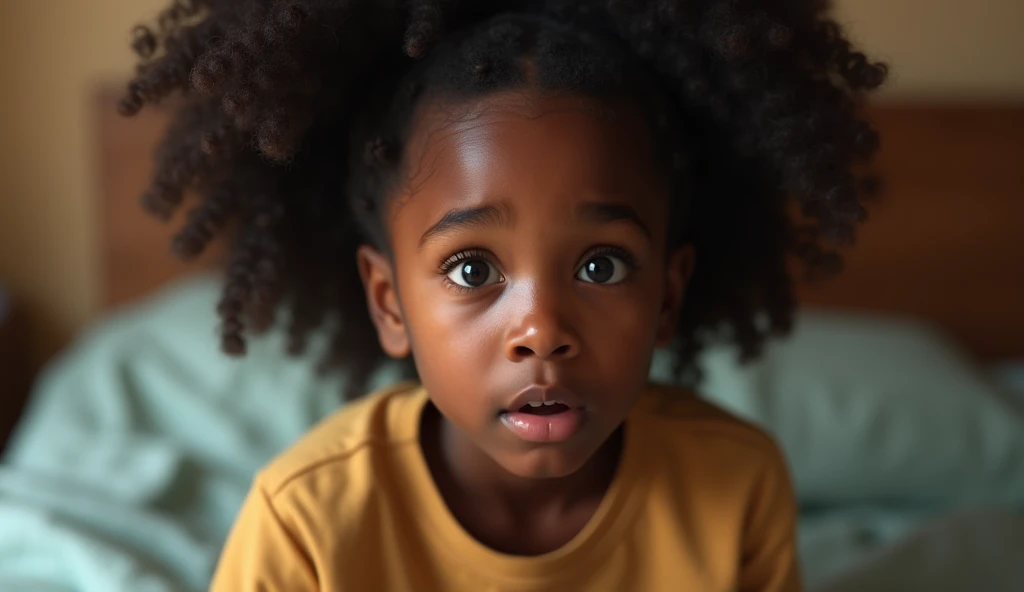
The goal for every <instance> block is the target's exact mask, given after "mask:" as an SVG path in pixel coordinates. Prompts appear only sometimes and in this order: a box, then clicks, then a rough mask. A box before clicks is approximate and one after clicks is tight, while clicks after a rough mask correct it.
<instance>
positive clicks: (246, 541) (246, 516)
mask: <svg viewBox="0 0 1024 592" xmlns="http://www.w3.org/2000/svg"><path fill="white" fill-rule="evenodd" d="M319 589H320V585H319V583H318V581H317V576H316V570H315V569H314V567H313V562H312V561H311V560H310V558H309V555H308V553H307V552H306V551H305V550H304V549H303V548H302V546H301V545H300V544H299V542H298V540H297V539H296V538H295V537H294V535H293V534H292V533H291V532H290V531H289V530H288V528H287V526H286V525H285V524H284V523H283V522H282V521H281V518H280V517H279V516H278V514H277V512H276V511H275V510H274V506H273V504H272V502H271V500H270V498H269V497H268V496H267V493H266V492H265V491H264V490H263V488H262V487H260V486H259V484H258V482H257V484H256V485H255V486H253V488H252V490H251V491H250V492H249V495H248V497H247V498H246V500H245V503H244V504H243V505H242V510H241V512H239V514H238V517H237V518H235V524H234V526H233V527H232V529H231V534H230V535H228V540H227V542H226V543H225V545H224V550H223V551H222V552H221V557H220V563H219V564H218V566H217V571H216V573H215V574H214V576H213V582H212V583H211V584H210V590H211V591H212V592H229V591H230V592H257V591H258V592H285V591H287V592H313V591H315V590H319Z"/></svg>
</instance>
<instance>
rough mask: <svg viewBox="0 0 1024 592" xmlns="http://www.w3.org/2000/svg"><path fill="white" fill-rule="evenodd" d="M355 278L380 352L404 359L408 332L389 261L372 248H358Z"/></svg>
mask: <svg viewBox="0 0 1024 592" xmlns="http://www.w3.org/2000/svg"><path fill="white" fill-rule="evenodd" d="M356 261H357V265H358V266H359V277H360V278H362V280H363V289H364V290H366V306H367V308H369V310H370V318H371V319H373V324H374V326H376V327H377V339H378V340H379V341H380V346H381V348H382V349H383V350H384V353H386V354H387V355H389V356H391V357H392V358H404V357H406V356H408V355H409V353H410V344H409V333H408V331H407V330H406V327H405V320H404V319H403V316H402V307H401V306H400V305H399V303H398V292H397V289H396V286H395V274H394V269H393V267H392V265H391V261H390V260H389V259H388V258H387V256H385V255H383V254H382V253H380V252H379V251H377V250H376V249H374V248H373V247H370V246H368V245H362V246H361V247H359V250H358V251H357V252H356Z"/></svg>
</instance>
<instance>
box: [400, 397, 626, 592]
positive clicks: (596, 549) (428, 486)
mask: <svg viewBox="0 0 1024 592" xmlns="http://www.w3.org/2000/svg"><path fill="white" fill-rule="evenodd" d="M428 401H429V398H428V396H427V393H426V390H425V389H424V388H423V387H420V388H419V389H418V390H417V391H416V392H415V394H414V396H413V397H412V398H411V399H410V400H409V403H410V404H409V405H408V407H407V408H406V410H405V413H404V414H403V415H404V417H402V418H401V420H400V422H399V423H400V429H402V431H403V432H404V433H403V434H402V436H403V437H402V438H401V439H402V440H403V441H406V442H410V444H411V445H410V446H409V447H408V448H409V449H410V454H409V457H410V459H409V465H410V466H409V469H410V471H412V473H413V475H412V482H413V483H415V484H417V485H418V486H420V487H421V488H422V491H419V492H417V495H414V496H410V498H411V499H412V500H414V503H416V504H418V505H419V506H420V507H418V508H412V509H413V514H414V515H415V516H417V517H419V518H421V519H423V520H425V521H427V523H426V524H425V525H426V526H427V527H428V528H430V531H429V532H430V534H431V535H432V536H436V537H438V541H437V543H438V545H439V546H441V547H443V548H445V549H446V550H447V552H448V555H449V559H450V560H451V561H454V562H457V564H458V567H459V568H461V569H468V570H472V571H475V572H478V573H479V574H480V575H481V576H484V577H486V578H487V579H491V580H494V579H503V580H512V581H518V582H523V581H529V580H535V579H539V578H544V579H547V580H550V579H551V578H553V577H559V578H561V577H571V576H572V575H574V574H577V573H579V572H580V571H585V570H587V569H588V568H590V567H591V566H594V565H595V564H598V563H599V562H601V561H603V560H604V558H605V557H607V555H608V551H609V549H610V548H611V547H614V546H615V544H616V542H617V541H619V540H620V538H621V535H622V533H623V532H624V531H625V529H626V528H627V527H628V526H629V524H631V523H632V517H633V516H634V515H635V513H636V511H637V509H638V506H639V505H640V497H641V496H638V495H636V492H638V491H643V489H644V486H643V484H642V483H640V479H641V478H642V476H643V472H642V470H641V464H642V463H641V461H642V454H641V451H640V449H641V448H642V442H641V440H642V437H643V435H642V434H641V433H640V432H641V430H637V429H631V428H630V425H629V424H630V421H629V420H627V421H626V424H625V425H624V426H623V432H624V433H623V438H622V441H623V444H622V453H621V457H620V459H619V465H618V467H616V470H615V474H614V476H613V477H612V481H611V484H610V485H609V486H608V490H607V491H606V492H605V495H604V497H603V498H602V499H601V502H600V504H598V507H597V510H596V511H595V512H594V515H593V516H592V517H591V518H590V520H589V521H588V522H587V523H586V525H585V526H584V527H583V529H582V530H580V532H579V533H577V534H576V536H575V537H573V538H572V539H571V540H570V541H569V542H568V543H566V544H565V545H563V546H561V547H559V548H558V549H555V550H553V551H550V552H548V553H544V554H542V555H533V556H522V555H510V554H507V553H502V552H500V551H496V550H494V549H492V548H490V547H488V546H486V545H484V544H483V543H481V542H480V541H478V540H477V539H476V538H474V537H473V536H472V535H470V534H469V533H468V532H467V531H466V529H465V528H463V526H462V525H461V524H460V523H459V521H458V520H456V519H455V516H454V515H453V514H452V513H451V510H449V508H448V504H447V503H446V502H445V501H444V497H443V496H442V495H441V492H440V490H439V489H438V487H437V484H436V483H435V482H434V477H433V475H432V474H431V472H430V467H429V466H428V465H427V461H426V457H425V456H424V454H423V449H422V447H421V446H420V426H421V421H422V415H423V412H424V410H425V409H426V406H427V403H428Z"/></svg>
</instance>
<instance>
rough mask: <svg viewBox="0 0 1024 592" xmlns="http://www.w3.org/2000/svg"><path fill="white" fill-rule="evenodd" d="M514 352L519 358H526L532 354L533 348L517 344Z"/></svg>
mask: <svg viewBox="0 0 1024 592" xmlns="http://www.w3.org/2000/svg"><path fill="white" fill-rule="evenodd" d="M515 352H516V356H517V357H520V358H526V357H529V356H532V355H533V350H532V349H530V348H528V347H526V346H525V345H517V346H516V349H515Z"/></svg>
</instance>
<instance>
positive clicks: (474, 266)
mask: <svg viewBox="0 0 1024 592" xmlns="http://www.w3.org/2000/svg"><path fill="white" fill-rule="evenodd" d="M462 279H463V280H465V281H466V283H467V284H469V285H470V286H473V287H474V288H476V287H478V286H482V285H483V284H484V282H486V281H487V264H486V263H484V262H483V261H470V262H468V263H466V264H465V265H463V266H462Z"/></svg>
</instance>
